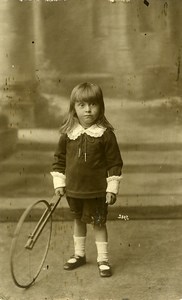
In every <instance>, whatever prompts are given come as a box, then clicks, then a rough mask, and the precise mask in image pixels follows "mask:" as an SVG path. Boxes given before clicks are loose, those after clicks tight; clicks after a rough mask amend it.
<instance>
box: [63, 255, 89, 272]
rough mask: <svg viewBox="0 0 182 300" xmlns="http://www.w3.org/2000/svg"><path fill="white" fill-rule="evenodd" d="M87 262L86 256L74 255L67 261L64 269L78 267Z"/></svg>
mask: <svg viewBox="0 0 182 300" xmlns="http://www.w3.org/2000/svg"><path fill="white" fill-rule="evenodd" d="M85 264H86V257H85V256H83V257H82V256H77V255H73V256H71V257H70V259H69V260H68V261H67V262H66V263H65V265H64V270H68V271H69V270H74V269H76V268H78V267H81V266H83V265H85Z"/></svg>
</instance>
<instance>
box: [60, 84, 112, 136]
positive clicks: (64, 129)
mask: <svg viewBox="0 0 182 300" xmlns="http://www.w3.org/2000/svg"><path fill="white" fill-rule="evenodd" d="M76 102H87V103H96V104H98V105H99V116H98V119H97V120H96V124H97V125H98V126H99V125H100V126H103V127H106V128H109V129H111V130H114V128H113V126H112V125H111V124H110V123H109V121H108V120H107V119H106V117H105V115H104V114H105V105H104V99H103V93H102V90H101V88H100V86H98V85H96V84H93V83H90V82H84V83H80V84H78V85H77V86H75V87H74V89H73V90H72V92H71V97H70V106H69V111H68V114H67V116H66V118H65V121H64V122H63V124H62V126H61V128H60V131H61V133H68V132H69V131H71V129H72V128H73V127H74V125H75V123H77V122H78V117H77V115H76V111H75V103H76Z"/></svg>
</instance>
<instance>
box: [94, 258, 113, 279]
mask: <svg viewBox="0 0 182 300" xmlns="http://www.w3.org/2000/svg"><path fill="white" fill-rule="evenodd" d="M97 264H98V268H99V274H100V277H110V276H112V272H111V266H110V265H109V263H108V262H107V261H99V262H98V263H97Z"/></svg>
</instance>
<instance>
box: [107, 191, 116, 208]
mask: <svg viewBox="0 0 182 300" xmlns="http://www.w3.org/2000/svg"><path fill="white" fill-rule="evenodd" d="M115 202H116V195H115V194H113V193H107V194H106V203H108V204H109V205H113V204H114V203H115Z"/></svg>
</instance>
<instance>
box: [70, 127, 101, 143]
mask: <svg viewBox="0 0 182 300" xmlns="http://www.w3.org/2000/svg"><path fill="white" fill-rule="evenodd" d="M106 129H107V128H105V127H102V126H98V125H96V124H94V125H92V126H90V127H89V128H86V129H85V128H83V127H82V126H81V125H80V124H76V125H75V127H74V128H73V129H72V130H71V131H70V132H69V133H68V137H69V139H70V140H76V139H77V138H78V137H79V136H80V135H81V134H84V133H86V134H87V135H89V136H91V137H95V138H97V137H101V136H102V135H103V134H104V132H105V130H106Z"/></svg>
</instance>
